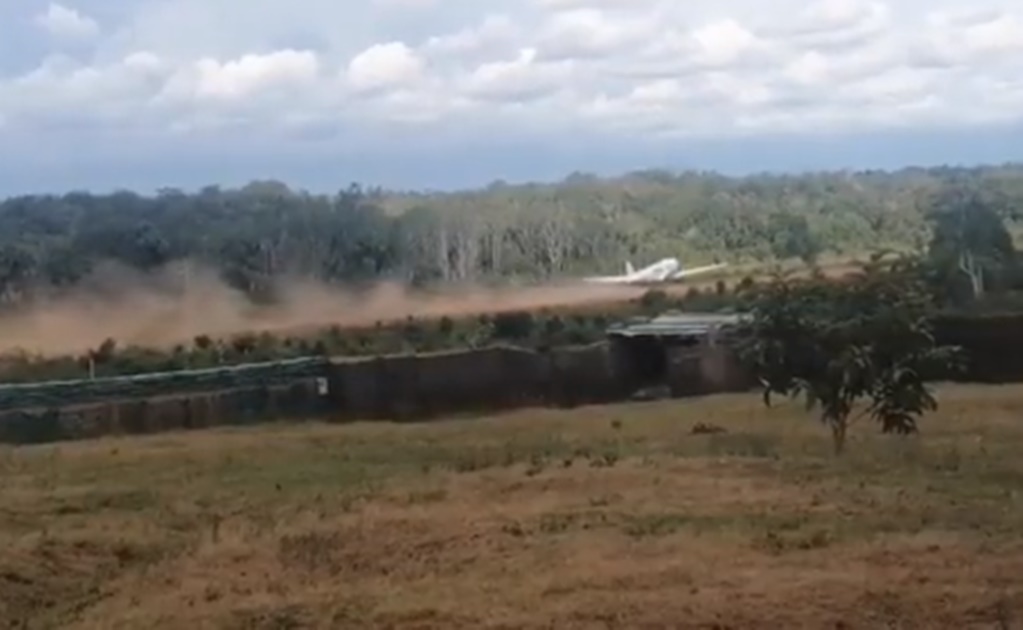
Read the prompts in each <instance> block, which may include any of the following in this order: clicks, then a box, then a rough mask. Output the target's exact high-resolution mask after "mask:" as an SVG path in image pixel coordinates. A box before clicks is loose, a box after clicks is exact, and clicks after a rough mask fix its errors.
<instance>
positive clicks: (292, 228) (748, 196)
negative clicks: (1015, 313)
mask: <svg viewBox="0 0 1023 630" xmlns="http://www.w3.org/2000/svg"><path fill="white" fill-rule="evenodd" d="M950 187H952V188H954V189H956V190H966V191H984V193H985V194H986V195H988V196H990V197H992V199H993V198H997V200H998V201H997V203H998V204H1001V205H1000V206H998V207H997V208H995V205H992V204H994V203H995V202H994V201H991V200H989V199H986V200H985V201H984V203H985V204H987V205H988V206H991V207H992V208H995V210H996V214H997V215H998V218H999V222H998V225H1002V226H1003V227H1005V228H1006V231H1005V234H1011V233H1012V232H1014V231H1015V230H1016V226H1017V219H1018V217H1017V216H1016V215H1015V214H1014V213H1013V212H1011V209H1013V208H1016V207H1019V206H1020V202H1023V166H1015V165H1008V166H999V167H983V168H973V169H954V168H932V169H922V168H914V169H905V170H901V171H895V172H880V171H864V172H856V173H818V174H808V175H799V176H795V175H791V176H789V175H785V176H782V175H758V176H749V177H743V178H729V177H724V176H721V175H716V174H712V173H695V172H687V173H669V172H661V171H645V172H636V173H631V174H628V175H623V176H620V177H613V178H598V177H594V176H589V175H585V174H574V175H572V176H570V177H568V178H566V179H565V180H563V181H561V182H558V183H552V184H524V185H508V184H504V183H500V182H497V183H494V184H491V185H490V186H488V187H486V188H484V189H480V190H471V191H462V192H456V193H429V192H405V191H387V190H382V189H379V188H365V187H362V186H360V185H357V184H353V185H351V186H349V187H348V188H345V189H344V190H341V191H340V192H338V193H336V194H330V195H326V194H311V193H308V192H305V191H297V190H292V189H290V188H289V187H287V186H286V185H284V184H282V183H279V182H273V181H259V182H253V183H250V184H248V185H246V186H244V187H242V188H239V189H222V188H219V187H207V188H204V189H202V190H199V191H197V192H185V191H180V190H172V189H166V190H161V191H159V192H157V193H156V194H153V195H148V196H147V195H140V194H136V193H132V192H126V191H122V192H115V193H112V194H103V195H99V194H90V193H84V192H72V193H68V194H63V195H35V196H21V197H14V198H9V199H6V200H4V201H3V202H0V303H2V304H3V305H7V306H10V305H16V304H20V303H23V302H24V301H26V300H30V299H31V298H32V297H33V296H34V295H36V294H38V292H39V291H54V290H61V289H64V288H68V287H73V286H75V285H77V284H78V283H80V282H82V280H83V279H85V278H86V277H88V276H89V274H90V273H91V272H92V271H93V270H94V269H96V268H97V267H98V266H99V265H101V264H103V263H104V262H108V261H113V262H116V263H120V264H122V265H126V266H128V267H130V268H132V269H136V270H139V271H143V272H147V271H152V270H156V269H160V268H163V267H166V266H168V265H170V264H171V263H174V262H176V261H184V260H187V261H194V262H196V263H199V264H203V265H205V266H208V267H211V268H213V269H215V270H216V271H217V273H218V274H219V275H220V276H221V277H222V278H223V279H224V281H225V282H227V283H228V284H229V285H231V286H232V287H234V288H237V289H240V290H242V291H244V292H245V293H246V294H248V295H249V296H251V297H252V298H254V299H257V300H258V299H263V298H266V299H272V296H273V287H274V284H275V281H276V280H277V279H279V278H281V277H287V276H302V277H306V278H316V279H318V280H321V281H324V282H327V283H336V284H346V285H358V284H360V283H367V282H374V281H379V280H385V279H386V280H393V281H398V282H403V283H407V284H410V285H417V286H419V285H429V284H433V283H458V282H473V283H479V282H492V281H493V282H497V281H502V280H507V279H513V278H518V279H545V278H552V277H560V276H570V275H575V274H581V273H589V272H607V271H615V272H617V271H620V270H621V267H622V261H624V260H632V261H634V262H636V263H640V262H644V261H647V260H653V259H656V258H658V257H660V256H666V255H673V256H678V257H679V258H681V259H682V260H683V261H684V262H686V263H691V264H700V263H703V262H709V261H711V260H716V259H720V260H728V261H733V262H741V261H763V262H768V261H774V260H783V259H793V258H800V259H803V260H806V261H809V262H812V261H814V260H816V259H817V258H818V257H819V256H821V255H827V254H834V255H838V256H842V255H849V254H858V253H862V252H866V251H872V250H875V249H877V248H891V249H895V250H900V251H905V250H913V249H921V248H924V247H926V245H927V243H928V240H929V239H930V237H931V234H932V232H933V229H934V225H935V223H936V221H935V218H934V215H935V213H937V214H942V213H944V214H943V215H942V216H945V215H948V216H952V215H954V214H955V213H956V212H958V213H959V215H958V216H960V218H962V219H963V220H962V221H960V223H961V224H962V225H959V227H957V225H958V224H955V222H954V221H951V220H946V219H942V221H944V223H942V225H944V226H946V227H947V228H948V229H947V230H946V232H945V233H943V234H944V236H943V238H945V239H946V241H948V242H952V241H955V240H956V239H960V240H962V239H963V238H966V239H978V238H979V239H982V240H983V239H988V240H990V239H991V238H992V233H991V232H990V228H991V225H988V226H987V227H984V226H983V225H981V226H974V225H972V224H968V221H966V218H968V216H972V215H971V214H970V213H971V212H975V210H969V209H965V210H964V208H965V207H966V206H965V205H964V203H965V202H963V201H962V200H959V201H956V200H955V199H951V198H950V199H947V200H946V201H945V202H943V203H945V204H946V207H945V209H944V210H942V209H941V208H938V207H937V206H935V204H934V202H933V197H934V195H935V194H937V193H938V192H940V191H943V190H947V189H949V188H950ZM956 204H958V205H956ZM953 206H955V207H956V208H957V210H954V211H953V210H949V208H952V207H953ZM949 213H951V214H949ZM985 225H987V224H985ZM985 230H987V232H985ZM967 232H969V233H968V234H967ZM981 232H984V233H983V234H982V233H981ZM1009 244H1010V245H1011V238H1010V240H1009ZM1005 246H1006V244H1005V243H1002V244H1001V245H999V247H1002V248H1003V249H1004V247H1005ZM953 249H954V248H953ZM955 255H956V256H957V255H958V254H955ZM960 263H961V264H960ZM992 265H994V262H993V261H992V260H991V259H989V258H986V257H983V256H982V257H980V258H976V257H975V258H970V259H966V260H962V261H959V260H958V259H957V260H956V266H957V267H962V266H967V267H971V268H974V269H975V270H978V269H986V270H988V271H987V272H985V273H987V275H991V274H990V270H991V268H992ZM958 273H959V272H956V273H955V274H954V275H958ZM996 275H997V274H996ZM974 277H976V276H974ZM990 280H991V283H993V286H994V287H995V288H997V287H998V286H999V283H1004V282H1007V281H1008V280H1007V279H1006V278H1004V277H991V279H990ZM958 283H959V280H958V279H957V280H955V281H954V282H953V284H958ZM989 284H990V283H989ZM977 288H978V289H981V290H983V289H985V288H986V287H977ZM957 290H959V289H957Z"/></svg>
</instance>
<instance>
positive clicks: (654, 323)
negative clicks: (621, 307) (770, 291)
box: [607, 313, 742, 337]
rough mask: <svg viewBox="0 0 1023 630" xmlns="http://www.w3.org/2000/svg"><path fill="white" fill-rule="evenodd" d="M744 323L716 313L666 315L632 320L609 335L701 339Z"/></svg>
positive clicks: (739, 318) (609, 330)
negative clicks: (720, 329)
mask: <svg viewBox="0 0 1023 630" xmlns="http://www.w3.org/2000/svg"><path fill="white" fill-rule="evenodd" d="M740 321H742V316H741V315H737V314H729V315H719V314H714V313H679V314H674V313H672V314H665V315H660V316H658V317H654V318H652V319H647V320H630V321H628V322H622V323H619V324H616V325H614V326H611V327H610V328H608V330H607V334H608V335H618V336H623V337H638V336H657V337H667V336H671V337H699V336H702V335H706V334H708V333H709V332H710V331H712V330H716V329H718V328H721V327H722V326H734V325H736V324H738V323H739V322H740Z"/></svg>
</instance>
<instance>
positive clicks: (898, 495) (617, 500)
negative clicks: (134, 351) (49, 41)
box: [0, 386, 1023, 630]
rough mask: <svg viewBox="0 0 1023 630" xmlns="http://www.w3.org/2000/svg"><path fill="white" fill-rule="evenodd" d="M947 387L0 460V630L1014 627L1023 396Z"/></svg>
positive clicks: (262, 432)
mask: <svg viewBox="0 0 1023 630" xmlns="http://www.w3.org/2000/svg"><path fill="white" fill-rule="evenodd" d="M940 393H941V396H940V398H941V403H942V409H941V411H940V413H938V414H935V415H932V416H930V417H928V418H926V419H925V421H924V423H923V425H922V427H923V434H922V435H920V436H918V437H915V438H908V439H901V438H894V437H884V436H880V435H877V434H876V432H875V430H874V427H870V426H863V427H858V430H857V431H856V432H854V435H853V436H852V437H851V439H850V443H849V445H848V453H847V454H846V455H845V456H843V457H842V458H841V459H840V460H836V459H835V458H834V457H832V455H831V454H830V443H829V441H828V440H829V438H828V435H827V434H826V432H825V431H824V429H823V428H822V427H820V426H819V425H817V424H816V423H815V422H814V421H813V420H812V419H810V418H808V417H807V416H805V415H804V414H803V413H802V412H801V411H800V410H799V409H798V408H797V407H794V406H791V407H780V408H774V409H771V410H767V409H764V408H762V406H761V405H760V401H759V399H758V398H757V397H754V396H723V397H712V398H706V399H700V400H692V401H662V402H654V403H643V404H633V405H622V406H608V407H599V408H587V409H577V410H572V411H554V410H546V411H538V410H532V411H525V412H518V413H512V414H506V415H503V416H501V417H493V418H465V419H452V420H448V421H445V422H437V423H432V424H422V425H408V426H397V425H385V424H355V425H347V426H331V425H321V424H316V425H314V424H307V425H281V426H270V427H263V428H255V429H237V430H218V431H207V432H196V433H182V434H171V435H161V436H155V437H148V438H124V439H107V440H102V441H96V442H88V443H77V444H61V445H56V446H47V447H33V448H18V449H6V450H0V483H2V486H0V627H5V628H6V627H12V628H22V627H24V628H95V629H104V630H107V629H117V628H130V629H133V630H134V629H138V628H145V629H154V630H155V629H159V628H188V629H199V628H227V629H235V628H237V629H242V628H276V629H286V628H307V627H310V628H509V629H510V628H551V629H554V628H557V629H573V628H708V629H709V628H757V629H776V628H777V629H788V628H849V629H851V628H864V629H871V630H874V629H881V628H921V629H924V628H926V629H929V630H942V629H953V628H954V629H956V630H961V629H969V628H994V629H1004V628H1019V627H1023V626H1021V625H1020V624H1023V497H1021V492H1023V387H1016V386H1014V387H985V388H979V387H965V386H955V387H952V386H949V387H943V388H942V389H941V392H940ZM701 422H702V423H709V424H713V425H717V426H719V427H721V428H723V429H725V430H726V431H727V432H723V433H717V434H701V435H696V434H693V433H692V432H691V430H692V428H693V427H694V426H695V425H696V424H697V423H701Z"/></svg>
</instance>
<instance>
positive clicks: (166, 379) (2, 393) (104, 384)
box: [0, 357, 330, 410]
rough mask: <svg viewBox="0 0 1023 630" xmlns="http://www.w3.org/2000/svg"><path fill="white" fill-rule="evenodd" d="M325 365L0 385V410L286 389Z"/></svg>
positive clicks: (292, 363) (308, 361) (303, 362)
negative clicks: (275, 388)
mask: <svg viewBox="0 0 1023 630" xmlns="http://www.w3.org/2000/svg"><path fill="white" fill-rule="evenodd" d="M329 363H330V361H329V360H328V359H326V358H324V357H307V358H300V359H288V360H282V361H270V362H266V363H248V364H244V365H234V366H225V367H217V368H206V369H202V370H180V371H176V372H160V373H155V374H138V375H133V376H115V377H110V378H100V379H93V380H89V379H84V380H73V381H47V382H42V383H25V384H21V383H19V384H8V385H2V384H0V410H11V409H35V408H56V407H69V406H73V405H81V404H87V403H96V402H105V401H111V400H123V399H129V398H150V397H156V396H167V395H172V394H186V393H191V392H210V391H217V390H230V389H246V388H253V387H270V386H277V385H289V384H291V383H294V382H295V381H296V380H299V379H303V378H310V377H317V376H326V374H327V366H328V365H329Z"/></svg>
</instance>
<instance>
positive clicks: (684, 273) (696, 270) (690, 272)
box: [671, 263, 728, 280]
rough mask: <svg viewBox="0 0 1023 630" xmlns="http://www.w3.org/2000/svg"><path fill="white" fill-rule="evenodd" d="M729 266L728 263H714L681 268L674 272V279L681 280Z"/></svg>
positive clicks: (672, 277)
mask: <svg viewBox="0 0 1023 630" xmlns="http://www.w3.org/2000/svg"><path fill="white" fill-rule="evenodd" d="M727 266H728V263H716V264H713V265H707V266H705V267H693V268H692V269H680V270H679V271H678V272H676V273H674V274H672V276H671V279H672V280H679V279H682V278H688V277H690V276H695V275H698V274H701V273H708V272H711V271H717V270H718V269H724V268H725V267H727Z"/></svg>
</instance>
